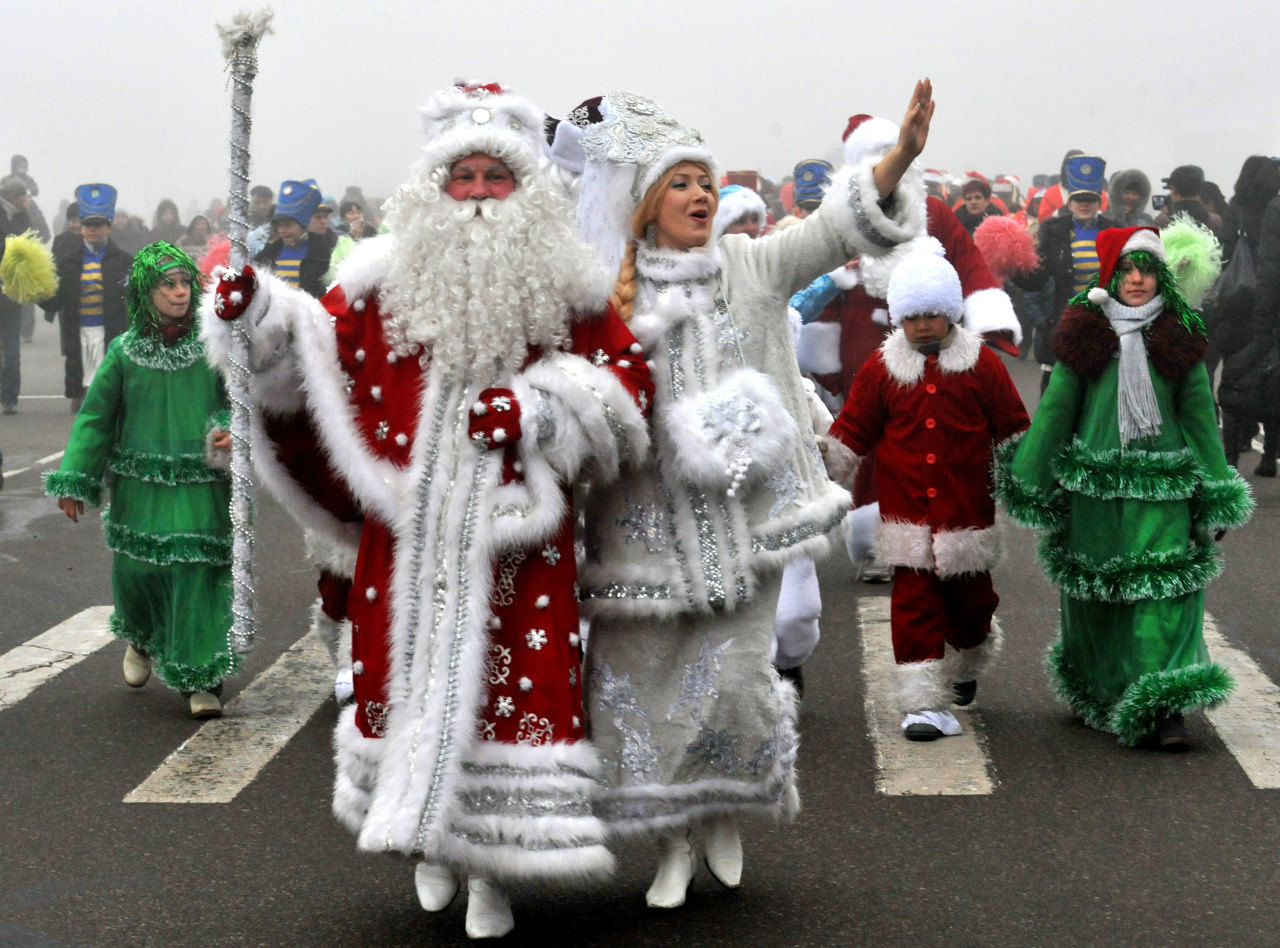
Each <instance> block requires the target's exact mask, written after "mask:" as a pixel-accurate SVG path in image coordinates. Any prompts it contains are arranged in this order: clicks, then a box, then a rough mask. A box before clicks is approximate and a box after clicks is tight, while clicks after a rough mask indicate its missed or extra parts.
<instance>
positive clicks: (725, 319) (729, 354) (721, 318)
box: [713, 296, 749, 365]
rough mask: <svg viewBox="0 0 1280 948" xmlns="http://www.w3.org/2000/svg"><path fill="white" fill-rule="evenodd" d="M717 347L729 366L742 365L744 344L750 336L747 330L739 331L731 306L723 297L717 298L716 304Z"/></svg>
mask: <svg viewBox="0 0 1280 948" xmlns="http://www.w3.org/2000/svg"><path fill="white" fill-rule="evenodd" d="M713 318H714V320H715V327H716V345H717V346H718V347H719V349H720V358H721V359H723V360H724V361H725V362H727V363H729V364H731V365H732V364H735V363H736V364H739V365H740V364H741V363H742V344H743V343H744V342H746V341H747V336H748V335H749V334H748V333H747V331H746V330H745V329H739V328H738V327H737V326H736V325H735V324H734V322H733V314H732V313H730V312H729V304H728V303H726V302H725V300H724V297H723V296H717V297H716V303H715V316H714V317H713Z"/></svg>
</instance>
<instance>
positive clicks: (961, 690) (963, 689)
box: [951, 678, 978, 708]
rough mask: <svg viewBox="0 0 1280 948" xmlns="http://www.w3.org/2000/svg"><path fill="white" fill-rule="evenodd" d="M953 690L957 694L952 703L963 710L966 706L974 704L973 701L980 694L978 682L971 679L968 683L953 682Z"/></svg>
mask: <svg viewBox="0 0 1280 948" xmlns="http://www.w3.org/2000/svg"><path fill="white" fill-rule="evenodd" d="M951 690H952V691H954V692H955V693H956V696H955V697H954V698H953V699H952V700H951V703H952V704H954V705H956V706H958V707H961V708H963V707H965V706H966V705H970V704H973V699H974V697H975V696H976V695H977V694H978V681H977V679H976V678H971V679H969V680H968V681H953V682H952V683H951Z"/></svg>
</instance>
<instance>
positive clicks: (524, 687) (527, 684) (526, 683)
mask: <svg viewBox="0 0 1280 948" xmlns="http://www.w3.org/2000/svg"><path fill="white" fill-rule="evenodd" d="M520 690H521V691H533V681H532V680H531V679H529V678H521V679H520Z"/></svg>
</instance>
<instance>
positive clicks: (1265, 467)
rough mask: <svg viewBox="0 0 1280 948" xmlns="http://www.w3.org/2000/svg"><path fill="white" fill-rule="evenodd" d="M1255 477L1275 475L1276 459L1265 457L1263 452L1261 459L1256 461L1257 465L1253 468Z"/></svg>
mask: <svg viewBox="0 0 1280 948" xmlns="http://www.w3.org/2000/svg"><path fill="white" fill-rule="evenodd" d="M1253 473H1254V475H1255V476H1256V477H1275V476H1276V459H1275V458H1270V457H1267V456H1266V455H1265V454H1264V455H1263V456H1262V460H1261V461H1259V462H1258V466H1257V467H1255V468H1254V469H1253Z"/></svg>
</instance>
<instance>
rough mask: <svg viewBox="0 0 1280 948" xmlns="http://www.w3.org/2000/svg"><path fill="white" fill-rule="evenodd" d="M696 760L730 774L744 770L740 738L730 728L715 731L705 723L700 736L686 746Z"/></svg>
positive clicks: (733, 774) (699, 730)
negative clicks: (740, 751) (739, 745)
mask: <svg viewBox="0 0 1280 948" xmlns="http://www.w3.org/2000/svg"><path fill="white" fill-rule="evenodd" d="M685 751H686V752H687V753H689V754H690V755H691V756H692V757H693V759H694V761H696V762H697V763H699V764H702V765H703V766H705V767H710V768H711V769H712V770H715V771H719V772H720V773H723V774H728V775H729V776H737V775H738V774H740V773H741V772H742V759H741V758H740V757H739V756H738V738H736V737H734V736H733V735H731V734H730V733H729V732H728V730H724V731H713V730H711V728H709V727H707V726H706V725H705V724H704V725H702V727H700V728H699V729H698V736H697V738H695V739H694V741H693V742H692V743H691V744H689V746H688V747H686V748H685Z"/></svg>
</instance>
